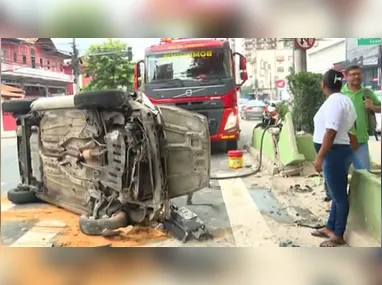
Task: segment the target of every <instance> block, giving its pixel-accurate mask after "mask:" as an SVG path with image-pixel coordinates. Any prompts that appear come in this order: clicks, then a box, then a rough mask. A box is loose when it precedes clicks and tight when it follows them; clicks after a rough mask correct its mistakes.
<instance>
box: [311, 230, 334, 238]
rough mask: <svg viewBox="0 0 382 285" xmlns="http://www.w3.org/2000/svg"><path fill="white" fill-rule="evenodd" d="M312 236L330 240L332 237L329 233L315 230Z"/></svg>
mask: <svg viewBox="0 0 382 285" xmlns="http://www.w3.org/2000/svg"><path fill="white" fill-rule="evenodd" d="M311 235H312V236H314V237H318V238H327V239H330V236H329V235H328V234H327V233H325V232H323V231H322V230H315V231H313V232H312V233H311Z"/></svg>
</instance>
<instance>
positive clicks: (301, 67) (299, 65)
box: [293, 41, 308, 73]
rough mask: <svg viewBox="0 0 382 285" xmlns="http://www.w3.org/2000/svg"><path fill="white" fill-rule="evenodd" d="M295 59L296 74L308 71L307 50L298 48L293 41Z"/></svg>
mask: <svg viewBox="0 0 382 285" xmlns="http://www.w3.org/2000/svg"><path fill="white" fill-rule="evenodd" d="M293 57H294V71H295V73H299V72H306V71H307V70H308V64H307V59H306V50H303V49H300V48H298V47H297V45H296V43H295V42H294V41H293Z"/></svg>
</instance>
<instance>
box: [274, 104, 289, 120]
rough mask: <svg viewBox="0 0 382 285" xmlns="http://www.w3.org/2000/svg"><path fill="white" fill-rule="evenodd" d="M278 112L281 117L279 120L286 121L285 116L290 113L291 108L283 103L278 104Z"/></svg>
mask: <svg viewBox="0 0 382 285" xmlns="http://www.w3.org/2000/svg"><path fill="white" fill-rule="evenodd" d="M276 111H277V114H278V115H279V118H280V119H281V120H284V119H285V115H286V114H287V113H288V112H289V106H288V104H286V103H284V102H281V103H279V104H277V106H276Z"/></svg>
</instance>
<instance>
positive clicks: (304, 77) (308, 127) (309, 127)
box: [287, 72, 325, 133]
mask: <svg viewBox="0 0 382 285" xmlns="http://www.w3.org/2000/svg"><path fill="white" fill-rule="evenodd" d="M287 80H288V85H289V88H290V90H291V92H292V94H293V105H294V106H293V112H292V119H293V124H294V127H295V129H296V131H304V132H307V133H313V130H314V125H313V118H314V115H315V114H316V112H317V111H318V109H319V108H320V106H321V105H322V103H323V102H324V100H325V98H324V95H323V94H322V91H321V80H322V75H321V74H317V73H310V72H299V73H296V74H292V75H289V76H288V77H287Z"/></svg>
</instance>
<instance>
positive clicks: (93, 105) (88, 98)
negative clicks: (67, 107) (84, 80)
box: [74, 90, 128, 110]
mask: <svg viewBox="0 0 382 285" xmlns="http://www.w3.org/2000/svg"><path fill="white" fill-rule="evenodd" d="M127 98H128V97H127V95H126V93H125V92H123V91H121V90H102V91H90V92H84V93H80V94H77V95H75V96H74V107H75V108H77V109H81V110H84V109H117V108H121V106H123V105H126V103H127V100H126V99H127Z"/></svg>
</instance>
